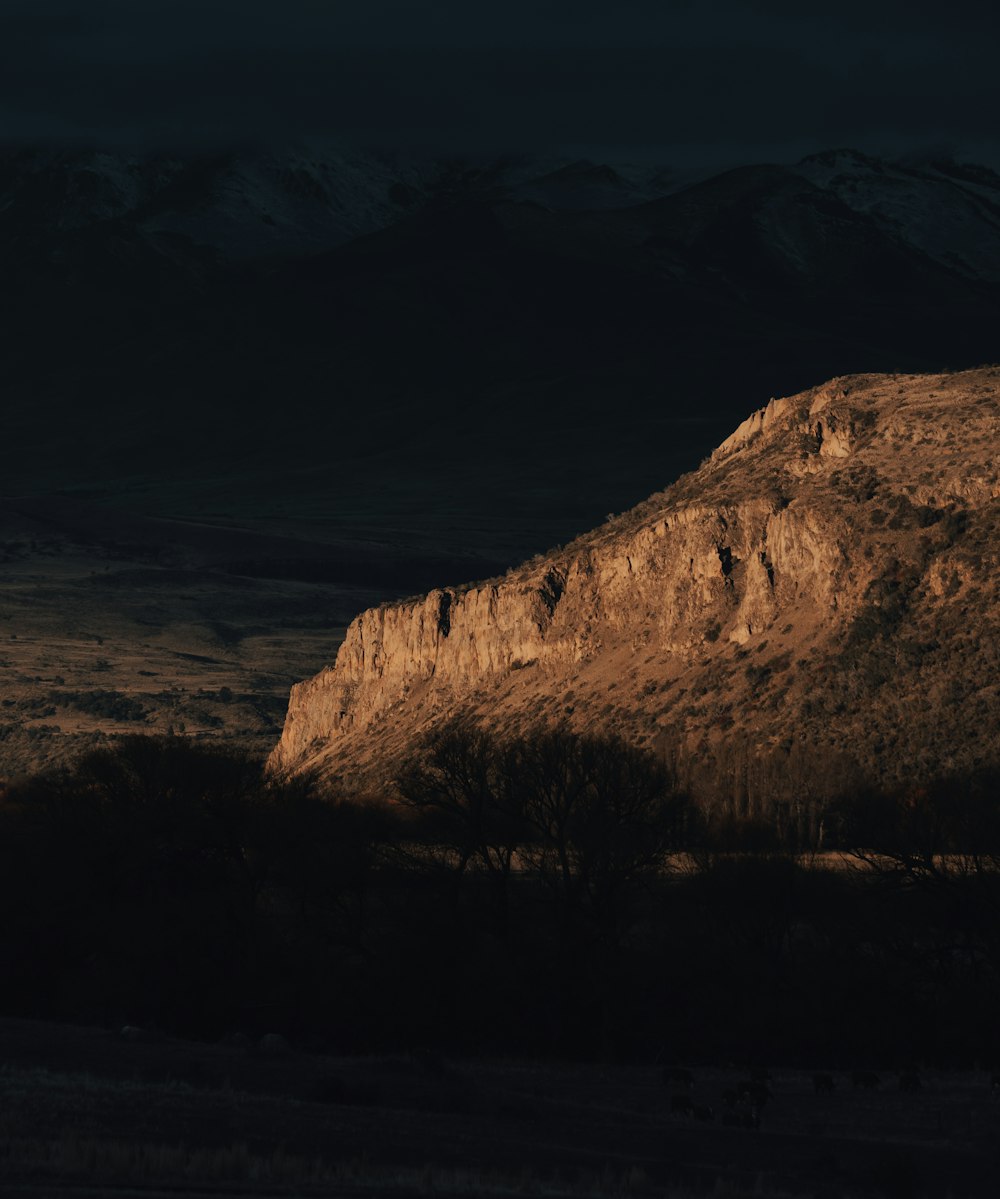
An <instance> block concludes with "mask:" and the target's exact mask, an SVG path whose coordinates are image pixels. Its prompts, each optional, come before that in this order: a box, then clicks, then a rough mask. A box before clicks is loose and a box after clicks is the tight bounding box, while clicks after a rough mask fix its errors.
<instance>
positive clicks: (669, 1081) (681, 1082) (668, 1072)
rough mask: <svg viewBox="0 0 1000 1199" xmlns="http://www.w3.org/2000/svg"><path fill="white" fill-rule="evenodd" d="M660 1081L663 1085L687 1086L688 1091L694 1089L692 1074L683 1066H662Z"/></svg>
mask: <svg viewBox="0 0 1000 1199" xmlns="http://www.w3.org/2000/svg"><path fill="white" fill-rule="evenodd" d="M661 1081H662V1083H663V1085H664V1086H669V1085H674V1086H680V1087H687V1089H688V1090H689V1091H691V1090H693V1089H694V1075H693V1074H692V1073H691V1071H690V1070H685V1069H684V1067H683V1066H664V1067H663V1076H662V1079H661Z"/></svg>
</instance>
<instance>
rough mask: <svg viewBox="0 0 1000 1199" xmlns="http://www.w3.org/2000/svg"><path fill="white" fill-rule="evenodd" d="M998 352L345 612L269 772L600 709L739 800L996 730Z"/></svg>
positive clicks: (858, 776)
mask: <svg viewBox="0 0 1000 1199" xmlns="http://www.w3.org/2000/svg"><path fill="white" fill-rule="evenodd" d="M997 444H1000V369H998V368H996V367H989V368H981V369H979V370H973V371H966V372H958V373H955V374H939V375H933V376H899V375H896V376H893V375H881V376H873V375H862V376H852V377H846V378H838V379H834V380H832V381H830V382H828V383H826V384H824V385H822V386H820V387H816V388H812V389H809V390H808V391H806V392H804V393H800V394H798V395H795V396H790V397H782V398H778V399H775V400H772V401H771V402H770V403H769V404H768V405H767V406H766V407H765V408H764V409H762V410H759V411H758V412H755V413H754V414H752V415H751V416H750V417H749V418H747V420H745V421H744V422H743V423H742V424H741V425H740V426H739V427H738V429H737V430H735V431H734V433H733V434H732V435H731V436H730V437H729V438H728V439H726V441H724V442H723V443H722V445H720V446H719V448H718V449H717V450H716V451H715V452H714V453H713V454H712V455H711V456H710V457H709V458H708V459H706V461H705V462H704V463H703V465H702V466H701V467H700V468H699V469H698V470H697V471H694V472H692V473H691V474H688V475H686V476H683V477H682V478H681V479H679V480H678V481H677V483H675V484H673V485H672V486H671V487H669V488H668V489H667V490H666V491H664V492H660V493H657V494H656V495H654V496H652V497H650V498H649V499H648V500H646V501H644V502H643V503H642V504H640V505H638V506H637V507H636V508H634V509H632V510H630V511H629V512H627V513H624V514H622V515H621V516H618V517H615V518H613V519H611V520H609V521H608V522H606V523H605V524H604V525H602V526H600V527H598V528H597V529H595V530H592V531H591V532H589V533H587V534H584V535H583V536H582V537H580V538H577V539H576V540H575V541H573V542H571V543H570V544H569V545H567V546H566V547H564V548H562V549H559V550H556V551H553V552H551V553H550V554H547V555H542V556H539V557H537V558H536V559H534V560H532V562H530V563H527V564H525V565H523V566H521V567H519V568H516V569H514V570H512V571H510V572H508V574H507V576H505V577H504V578H503V579H500V580H491V581H487V582H486V583H482V584H472V585H469V586H467V587H462V588H443V589H436V590H434V591H431V592H430V593H428V594H427V595H426V596H423V597H421V598H419V599H417V600H415V601H411V602H408V603H407V602H404V603H393V604H387V605H383V606H381V607H380V608H377V609H370V610H369V611H367V612H365V613H362V614H361V615H360V616H359V617H357V618H356V619H355V621H354V622H353V623H352V625H351V626H350V628H349V629H348V631H347V634H346V636H345V639H344V642H343V644H342V645H341V647H340V650H339V652H338V655H337V660H336V663H335V665H334V666H332V667H328V668H327V669H325V670H324V671H323V672H321V673H320V674H319V675H317V676H316V677H315V678H313V679H311V680H308V681H306V682H304V683H300V684H298V685H297V686H296V687H295V688H293V690H292V695H291V698H290V702H289V710H288V716H287V717H286V722H285V727H284V731H283V734H282V739H281V741H280V743H279V745H278V746H277V748H276V749H275V751H274V753H273V754H272V757H271V764H272V766H273V767H274V768H276V769H279V770H292V771H297V770H302V769H317V770H319V771H320V772H321V773H325V774H327V775H331V776H337V777H338V778H340V779H341V781H342V782H345V781H346V782H347V783H348V785H351V786H358V787H362V788H364V787H368V786H384V785H385V784H386V783H387V781H388V780H389V779H391V777H392V774H393V771H394V770H395V768H396V766H397V764H398V762H399V760H400V759H401V758H402V757H405V756H406V754H407V753H409V752H412V750H413V748H414V746H415V745H416V744H417V743H418V742H419V739H420V737H421V736H422V734H423V733H424V732H426V731H427V729H428V728H430V727H432V726H433V724H434V723H435V722H436V721H438V720H440V719H442V718H444V717H447V716H448V715H454V714H457V713H459V712H462V713H466V714H471V715H474V716H476V717H477V718H479V719H481V720H483V721H485V722H486V723H487V724H489V725H493V726H494V727H497V728H504V729H509V728H512V727H516V726H518V725H525V724H531V723H535V722H540V723H545V724H566V725H568V726H569V727H576V728H580V729H586V730H588V731H593V730H595V729H602V730H606V731H609V732H614V733H618V734H620V735H623V736H626V737H627V738H628V739H630V740H633V741H635V742H637V743H639V744H645V745H647V746H650V747H655V748H656V749H657V751H658V752H661V753H663V754H665V755H666V756H667V757H668V758H670V760H671V762H672V763H673V765H674V767H675V769H676V770H677V772H678V774H679V776H680V777H681V778H682V779H683V780H684V781H685V783H686V784H687V785H689V786H691V787H692V789H693V790H694V791H695V792H696V793H698V794H699V795H701V796H703V797H707V798H713V799H721V800H724V801H725V802H731V803H736V804H744V805H748V806H749V807H750V808H751V809H752V808H753V807H754V806H755V805H761V804H765V803H768V802H774V801H778V800H780V801H783V802H785V801H792V800H794V798H795V795H796V794H798V793H799V792H800V791H801V790H802V788H805V789H806V790H808V791H811V792H812V793H816V792H817V791H822V790H824V789H825V790H827V791H830V790H833V791H836V790H838V789H840V788H843V787H845V786H849V785H851V786H854V785H861V784H862V783H869V782H870V783H875V784H889V783H894V782H899V781H901V780H902V779H904V778H907V777H910V776H919V777H928V776H930V775H933V774H936V773H942V772H946V771H949V770H957V769H977V768H979V767H982V766H984V765H986V764H988V762H989V761H990V760H991V757H995V756H996V755H997V754H998V753H1000V718H998V713H1000V689H998V683H997V677H998V673H1000V672H998V671H997V667H1000V636H998V634H1000V623H998V614H997V611H996V604H995V602H994V600H995V586H994V585H993V582H992V579H993V572H994V570H995V569H996V567H997V566H998V565H1000V558H998V551H997V544H998V538H997V536H996V534H997V532H998V531H997V529H996V521H997V517H998V515H1000V505H998V503H997V501H998V498H1000V469H998V463H997V459H996V456H995V454H996V446H997Z"/></svg>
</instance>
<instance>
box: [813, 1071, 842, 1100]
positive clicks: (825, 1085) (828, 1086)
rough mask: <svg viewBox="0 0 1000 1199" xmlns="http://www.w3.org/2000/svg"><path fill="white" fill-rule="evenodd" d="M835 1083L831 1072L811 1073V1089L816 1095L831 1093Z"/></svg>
mask: <svg viewBox="0 0 1000 1199" xmlns="http://www.w3.org/2000/svg"><path fill="white" fill-rule="evenodd" d="M836 1086H837V1084H836V1083H835V1082H834V1081H833V1075H832V1074H814V1075H813V1090H814V1091H815V1092H816V1094H817V1095H823V1094H826V1095H832V1094H833V1092H834V1090H835V1089H836Z"/></svg>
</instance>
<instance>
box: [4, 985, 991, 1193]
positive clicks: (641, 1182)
mask: <svg viewBox="0 0 1000 1199" xmlns="http://www.w3.org/2000/svg"><path fill="white" fill-rule="evenodd" d="M401 1002H402V997H401ZM136 1037H137V1039H136V1040H130V1039H128V1038H127V1037H123V1036H122V1035H121V1033H120V1032H119V1031H110V1030H106V1029H97V1028H80V1027H73V1026H68V1025H55V1024H46V1023H41V1022H33V1021H22V1020H4V1021H2V1022H0V1060H2V1063H3V1065H2V1068H0V1105H2V1106H0V1189H2V1192H3V1194H5V1195H24V1196H43V1195H56V1194H67V1193H70V1194H80V1195H84V1194H115V1195H132V1194H136V1195H139V1194H141V1195H146V1196H148V1195H154V1194H188V1195H190V1194H202V1193H204V1194H213V1195H216V1194H226V1195H292V1194H295V1195H332V1196H346V1195H381V1194H398V1195H431V1194H455V1195H510V1194H525V1195H573V1196H582V1195H625V1194H628V1195H670V1196H686V1195H701V1194H707V1195H714V1196H728V1195H733V1196H741V1195H764V1196H768V1195H771V1196H782V1195H792V1196H794V1195H817V1196H829V1197H831V1199H832V1197H833V1196H854V1195H856V1196H869V1195H872V1196H889V1197H899V1199H903V1197H906V1196H911V1195H912V1196H923V1195H926V1196H948V1195H951V1196H955V1197H956V1199H958V1197H959V1196H963V1195H992V1194H995V1187H996V1182H995V1179H996V1170H997V1165H998V1144H1000V1138H998V1133H1000V1103H997V1102H994V1101H993V1099H992V1096H991V1087H990V1078H989V1075H988V1074H986V1073H984V1072H978V1071H966V1072H942V1071H927V1072H925V1073H924V1074H923V1075H922V1077H921V1083H922V1088H921V1090H920V1091H919V1092H918V1093H916V1094H910V1093H905V1092H903V1091H900V1090H899V1088H898V1086H897V1081H896V1077H895V1075H892V1074H888V1073H887V1074H883V1075H882V1076H881V1085H880V1087H879V1088H878V1089H877V1090H868V1089H864V1088H856V1087H854V1086H852V1084H851V1080H850V1078H849V1077H847V1076H846V1075H842V1074H841V1075H837V1076H836V1078H835V1083H836V1087H835V1090H834V1091H833V1092H832V1093H831V1094H822V1095H816V1094H815V1093H814V1086H813V1080H812V1076H811V1073H809V1072H806V1071H791V1070H774V1071H772V1072H771V1073H772V1079H771V1082H770V1084H769V1085H770V1088H771V1090H772V1091H773V1098H772V1099H771V1100H770V1101H768V1102H767V1104H766V1106H765V1107H764V1110H763V1113H762V1118H761V1127H760V1129H759V1130H753V1129H744V1128H738V1127H730V1126H725V1125H723V1124H722V1122H721V1119H720V1116H721V1110H722V1109H723V1102H722V1096H723V1093H724V1091H725V1090H727V1089H729V1088H731V1087H734V1086H736V1084H737V1083H738V1081H739V1080H740V1079H741V1078H743V1077H745V1071H741V1070H740V1069H738V1068H737V1067H736V1066H735V1065H734V1066H730V1067H726V1068H723V1067H713V1068H708V1067H706V1068H701V1069H699V1068H695V1070H694V1074H695V1086H694V1090H693V1092H692V1095H693V1098H694V1100H695V1101H696V1102H697V1103H699V1104H706V1105H710V1106H711V1107H712V1108H713V1109H714V1118H713V1119H712V1121H711V1122H697V1121H693V1120H692V1119H691V1118H690V1117H685V1116H682V1115H678V1114H672V1113H671V1111H670V1106H671V1100H672V1098H673V1096H674V1094H675V1093H676V1090H677V1088H676V1086H664V1085H663V1084H662V1082H661V1069H660V1068H659V1067H658V1066H657V1065H656V1064H654V1063H650V1064H649V1065H630V1066H620V1065H586V1066H584V1065H566V1064H552V1063H545V1062H533V1063H528V1062H519V1061H497V1060H443V1059H441V1058H439V1057H437V1056H435V1055H431V1054H426V1053H421V1052H416V1053H413V1054H409V1055H399V1056H379V1057H355V1058H344V1057H331V1056H326V1055H323V1054H317V1053H310V1052H306V1051H304V1050H298V1049H296V1048H295V1047H291V1048H289V1049H287V1050H285V1049H279V1051H278V1052H276V1053H267V1052H264V1051H263V1050H262V1049H261V1048H260V1047H259V1046H242V1045H210V1044H204V1043H198V1042H191V1041H181V1040H169V1039H159V1040H156V1039H148V1040H147V1039H145V1038H144V1037H143V1036H142V1035H140V1034H138V1033H136Z"/></svg>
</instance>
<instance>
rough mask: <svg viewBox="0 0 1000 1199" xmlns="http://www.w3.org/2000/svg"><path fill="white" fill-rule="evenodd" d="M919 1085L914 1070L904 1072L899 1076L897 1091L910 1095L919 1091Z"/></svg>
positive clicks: (918, 1078)
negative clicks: (906, 1092)
mask: <svg viewBox="0 0 1000 1199" xmlns="http://www.w3.org/2000/svg"><path fill="white" fill-rule="evenodd" d="M921 1085H922V1084H921V1082H920V1075H919V1074H918V1073H917V1072H916V1070H904V1071H903V1072H902V1073H901V1074H900V1076H899V1089H900V1090H901V1091H909V1092H910V1093H911V1094H912V1093H914V1092H916V1091H919V1090H920V1088H921Z"/></svg>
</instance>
